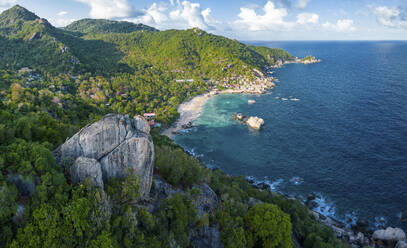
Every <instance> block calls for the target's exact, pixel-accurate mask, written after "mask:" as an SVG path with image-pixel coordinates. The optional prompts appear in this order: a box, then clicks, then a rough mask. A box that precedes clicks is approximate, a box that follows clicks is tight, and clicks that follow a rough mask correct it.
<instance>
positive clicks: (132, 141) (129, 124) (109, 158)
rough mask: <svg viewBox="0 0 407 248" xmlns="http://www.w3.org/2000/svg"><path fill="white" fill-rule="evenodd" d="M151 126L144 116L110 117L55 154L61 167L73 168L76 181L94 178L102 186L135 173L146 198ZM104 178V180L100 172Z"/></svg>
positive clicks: (150, 168)
mask: <svg viewBox="0 0 407 248" xmlns="http://www.w3.org/2000/svg"><path fill="white" fill-rule="evenodd" d="M149 132H150V127H149V125H148V123H147V121H146V120H145V119H144V118H142V117H134V119H131V118H129V117H128V116H124V115H115V114H109V115H106V116H104V117H103V118H102V119H101V120H100V121H97V122H95V123H93V124H91V125H88V126H86V127H85V128H83V129H82V130H81V131H79V132H78V133H76V134H75V135H74V136H72V138H70V139H69V140H67V141H66V142H65V143H64V144H62V145H61V146H60V147H58V148H57V149H56V150H55V151H54V155H55V157H56V159H57V162H58V164H60V165H62V166H66V165H68V166H72V168H71V167H69V168H68V169H69V170H70V171H71V173H72V175H71V176H72V178H73V180H74V182H79V181H83V180H84V179H85V178H87V177H90V178H91V180H92V181H93V182H94V183H95V184H96V185H97V186H100V187H103V183H102V182H103V181H106V180H107V179H109V178H112V177H113V178H123V177H125V176H126V175H127V174H128V172H129V171H130V170H131V171H134V172H135V173H136V174H137V175H139V177H140V191H141V195H142V196H143V197H145V196H147V195H148V194H149V192H150V188H151V183H152V175H153V162H154V145H153V142H152V138H151V136H150V134H149ZM78 158H80V159H79V160H78ZM100 172H101V174H102V179H103V180H100V174H99V173H100Z"/></svg>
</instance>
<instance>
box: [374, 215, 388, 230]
mask: <svg viewBox="0 0 407 248" xmlns="http://www.w3.org/2000/svg"><path fill="white" fill-rule="evenodd" d="M374 220H375V222H374V226H375V227H376V229H384V228H385V227H386V226H387V219H386V218H385V217H383V216H378V217H375V218H374Z"/></svg>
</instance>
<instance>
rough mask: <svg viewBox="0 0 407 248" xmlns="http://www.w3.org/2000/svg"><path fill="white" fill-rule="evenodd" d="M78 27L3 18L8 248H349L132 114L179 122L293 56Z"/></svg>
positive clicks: (98, 25) (1, 95)
mask: <svg viewBox="0 0 407 248" xmlns="http://www.w3.org/2000/svg"><path fill="white" fill-rule="evenodd" d="M86 23H91V24H89V27H87V25H88V24H86ZM79 24H80V25H78V26H77V28H72V27H71V28H67V29H58V28H55V27H53V26H52V25H51V24H50V23H48V21H46V20H45V19H41V18H39V17H38V16H36V15H35V14H33V13H31V12H29V11H28V10H26V9H24V8H22V7H20V6H15V7H13V8H11V9H10V10H7V11H5V12H3V13H2V14H1V15H0V209H1V211H0V247H13V248H17V247H109V248H111V247H288V248H290V247H297V246H299V245H300V246H301V247H305V248H313V247H332V248H333V247H335V248H336V247H339V248H340V247H347V246H346V245H344V244H343V243H342V242H340V241H339V240H337V239H336V238H335V237H334V235H333V233H332V231H331V229H329V228H328V227H326V226H324V225H322V224H320V223H319V222H318V221H316V219H315V216H314V215H313V214H311V213H310V212H309V210H308V208H307V207H305V206H304V205H303V204H302V203H301V202H300V201H298V200H292V199H287V198H286V197H283V196H281V195H279V194H276V193H273V192H271V191H270V190H268V189H265V188H263V189H256V188H254V187H252V186H251V185H250V184H249V183H248V182H247V181H246V180H245V179H244V178H241V177H230V176H227V175H225V174H224V173H222V172H221V171H219V170H214V171H212V170H209V169H208V168H205V166H204V165H203V164H202V163H201V162H200V161H199V160H198V159H196V158H194V157H192V156H190V155H188V154H187V153H185V152H184V151H183V150H182V149H181V148H180V147H179V146H177V145H176V144H174V143H173V142H172V141H171V140H169V139H168V138H167V137H163V136H161V135H159V133H160V128H153V129H152V130H151V132H150V126H149V125H148V124H147V123H146V122H145V120H143V119H141V118H135V119H134V118H130V117H129V115H130V116H134V115H140V114H143V113H146V112H155V113H156V121H158V122H161V123H162V124H163V125H169V124H171V122H173V121H174V120H175V119H176V118H177V116H178V112H177V106H178V105H179V104H180V103H181V102H183V101H184V100H186V99H188V98H190V97H192V96H195V95H197V94H200V93H202V92H205V91H207V90H208V89H210V88H213V87H218V86H219V85H218V84H217V81H222V82H228V83H229V80H230V81H231V83H236V82H233V80H232V78H236V77H237V76H241V77H245V78H247V79H250V80H251V79H253V78H256V77H259V76H256V75H255V69H257V70H266V69H268V68H269V67H270V66H273V65H274V63H276V62H277V61H279V60H281V61H284V60H291V59H292V56H291V55H289V54H288V53H286V52H284V51H282V50H279V49H269V48H265V47H263V48H256V47H253V46H247V45H245V44H243V43H240V42H238V41H235V40H230V39H227V38H225V37H221V36H215V35H212V34H209V33H207V32H204V31H202V30H199V29H190V30H168V31H156V30H148V29H149V28H148V27H145V26H142V30H138V31H137V30H136V31H134V32H133V31H132V32H127V31H130V30H131V28H134V26H132V25H130V29H129V27H125V25H127V24H123V23H119V22H110V21H105V20H87V21H86V20H85V21H84V22H79ZM123 25H124V26H123ZM68 29H71V30H68ZM123 29H124V30H125V33H110V32H111V31H113V30H114V31H115V32H116V31H117V32H118V31H120V30H123ZM79 30H80V31H79ZM78 32H80V33H78ZM85 33H86V34H85ZM24 67H25V68H24ZM177 79H192V80H177ZM112 113H113V114H112ZM68 138H70V139H68ZM65 158H66V159H65ZM73 160H74V161H73ZM140 168H142V170H141V171H143V170H144V171H145V172H146V173H145V175H144V176H140V175H141V174H140V173H141V172H140ZM153 173H154V176H153V175H152V174H153ZM151 185H152V186H151ZM150 187H151V190H150ZM141 196H142V197H143V199H142V200H141V199H140V197H141ZM264 216H268V218H263V217H264ZM271 244H273V245H271Z"/></svg>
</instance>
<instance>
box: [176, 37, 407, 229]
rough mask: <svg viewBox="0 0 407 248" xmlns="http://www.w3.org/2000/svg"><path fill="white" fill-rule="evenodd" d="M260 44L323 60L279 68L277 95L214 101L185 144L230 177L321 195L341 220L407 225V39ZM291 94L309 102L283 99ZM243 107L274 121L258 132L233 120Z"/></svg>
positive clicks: (182, 140) (325, 207) (183, 140)
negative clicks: (405, 215) (403, 217)
mask: <svg viewBox="0 0 407 248" xmlns="http://www.w3.org/2000/svg"><path fill="white" fill-rule="evenodd" d="M257 44H258V45H266V46H269V47H279V48H283V49H285V50H287V51H288V52H290V53H291V54H293V55H295V56H298V57H303V56H306V55H308V54H312V55H315V56H316V57H317V58H320V59H322V63H319V64H313V65H301V64H291V65H286V66H284V67H283V68H281V69H276V70H275V73H274V75H275V76H276V77H277V78H278V79H279V81H280V82H279V83H278V84H277V87H276V88H275V89H274V90H273V91H272V94H269V95H263V96H249V95H221V96H217V97H214V98H212V99H210V100H209V101H208V102H207V103H206V105H205V106H204V111H203V114H202V116H201V117H200V118H199V119H197V120H196V121H195V124H196V125H197V127H195V128H193V129H191V130H188V131H187V132H185V133H183V134H182V135H178V136H177V137H176V142H177V143H179V144H181V145H182V146H184V147H185V148H186V149H188V150H190V151H193V152H194V153H195V154H201V155H202V159H203V161H204V162H205V163H206V164H208V165H211V166H216V167H219V168H220V169H222V170H223V171H225V172H226V173H228V174H231V175H243V176H253V177H255V178H256V179H258V180H268V181H270V182H271V183H273V184H272V187H273V189H275V190H278V191H280V192H284V193H287V194H290V195H296V196H303V197H306V196H307V195H308V194H309V193H311V192H316V193H318V194H320V195H321V196H323V200H322V202H321V206H322V208H321V209H318V210H319V211H321V212H324V213H325V214H328V215H334V216H335V217H336V218H338V219H342V220H347V219H348V218H347V217H348V216H351V217H352V218H362V219H365V220H367V221H369V223H370V224H372V225H373V224H375V223H376V222H377V219H378V218H380V217H384V218H385V220H386V222H387V224H389V225H394V226H402V227H404V228H406V225H404V226H403V224H402V223H401V222H400V220H399V217H398V215H399V214H400V212H401V211H407V42H269V43H267V42H263V43H257ZM290 96H291V97H293V98H298V99H300V100H299V101H291V100H286V101H283V100H282V99H281V98H289V97H290ZM277 98H278V99H277ZM248 99H255V100H256V101H257V103H256V104H253V105H249V104H248V103H247V101H248ZM236 112H241V113H244V114H246V115H253V116H259V117H262V118H263V119H264V120H265V123H266V124H265V126H264V128H263V129H262V130H261V131H253V130H250V129H249V128H248V127H247V126H246V125H241V124H239V123H237V122H235V121H234V120H232V114H233V113H236Z"/></svg>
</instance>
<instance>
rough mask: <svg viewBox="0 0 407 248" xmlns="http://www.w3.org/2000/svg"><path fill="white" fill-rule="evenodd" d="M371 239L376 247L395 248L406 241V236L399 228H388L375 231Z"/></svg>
mask: <svg viewBox="0 0 407 248" xmlns="http://www.w3.org/2000/svg"><path fill="white" fill-rule="evenodd" d="M372 239H373V241H374V242H375V244H376V246H377V247H395V245H396V244H397V243H399V242H402V241H405V240H406V234H405V233H404V231H403V230H401V229H400V228H392V227H388V228H386V229H381V230H376V231H375V232H374V233H373V236H372Z"/></svg>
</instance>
